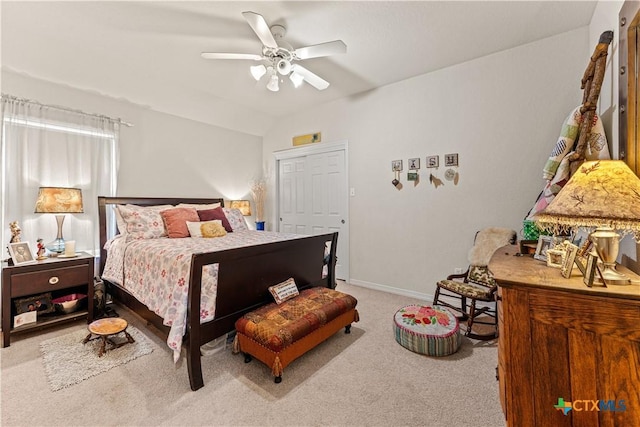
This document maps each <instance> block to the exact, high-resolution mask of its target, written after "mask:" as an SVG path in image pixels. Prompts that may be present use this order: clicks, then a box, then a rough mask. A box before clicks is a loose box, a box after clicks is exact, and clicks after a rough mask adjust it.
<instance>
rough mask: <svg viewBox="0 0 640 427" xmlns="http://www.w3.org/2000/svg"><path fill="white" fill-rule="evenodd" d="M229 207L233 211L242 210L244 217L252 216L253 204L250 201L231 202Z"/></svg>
mask: <svg viewBox="0 0 640 427" xmlns="http://www.w3.org/2000/svg"><path fill="white" fill-rule="evenodd" d="M229 207H230V208H231V209H240V212H242V215H244V216H250V215H251V204H250V203H249V201H248V200H231V201H230V202H229Z"/></svg>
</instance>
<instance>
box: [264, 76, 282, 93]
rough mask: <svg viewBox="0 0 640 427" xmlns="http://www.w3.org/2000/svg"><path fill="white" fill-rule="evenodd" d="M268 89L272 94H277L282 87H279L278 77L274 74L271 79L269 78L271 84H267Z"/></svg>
mask: <svg viewBox="0 0 640 427" xmlns="http://www.w3.org/2000/svg"><path fill="white" fill-rule="evenodd" d="M267 89H269V90H270V91H271V92H277V91H279V90H280V86H278V75H277V74H273V75H272V76H271V78H269V83H267Z"/></svg>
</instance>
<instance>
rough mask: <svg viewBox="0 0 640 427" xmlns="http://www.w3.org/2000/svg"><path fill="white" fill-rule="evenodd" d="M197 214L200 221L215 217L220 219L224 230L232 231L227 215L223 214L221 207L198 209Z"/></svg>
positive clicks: (210, 219)
mask: <svg viewBox="0 0 640 427" xmlns="http://www.w3.org/2000/svg"><path fill="white" fill-rule="evenodd" d="M198 216H199V217H200V221H212V220H215V219H219V220H220V221H222V226H223V227H224V229H225V230H227V233H233V228H231V224H229V220H228V219H227V216H226V215H225V214H224V211H223V210H222V208H221V207H217V208H215V209H205V210H203V211H198Z"/></svg>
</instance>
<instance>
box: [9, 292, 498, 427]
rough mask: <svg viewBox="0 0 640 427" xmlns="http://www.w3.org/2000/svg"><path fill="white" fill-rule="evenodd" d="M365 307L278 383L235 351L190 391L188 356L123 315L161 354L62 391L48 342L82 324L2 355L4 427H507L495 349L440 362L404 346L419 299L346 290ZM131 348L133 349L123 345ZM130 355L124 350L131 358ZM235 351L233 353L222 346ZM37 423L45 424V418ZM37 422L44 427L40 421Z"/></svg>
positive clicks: (213, 361) (218, 357) (218, 358)
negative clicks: (44, 346) (45, 347)
mask: <svg viewBox="0 0 640 427" xmlns="http://www.w3.org/2000/svg"><path fill="white" fill-rule="evenodd" d="M338 290H339V291H342V292H346V293H349V294H351V295H353V296H354V297H356V298H357V299H358V312H359V314H360V321H359V322H358V323H355V324H353V327H352V328H351V334H345V333H343V332H338V333H337V334H335V335H334V336H332V337H331V338H329V339H328V340H327V341H325V342H324V343H322V344H320V345H319V346H317V347H316V348H315V349H313V350H311V351H309V352H308V353H306V354H305V355H303V356H302V357H301V358H299V359H297V360H295V361H294V362H293V363H292V364H290V365H289V366H287V368H286V369H285V370H284V373H283V376H282V382H281V383H280V384H275V383H274V381H273V376H272V375H271V370H270V368H269V367H267V366H265V365H264V364H262V363H260V362H259V361H257V360H253V361H252V362H251V363H244V358H243V357H242V355H239V354H233V353H232V352H231V349H230V348H225V349H223V350H221V351H217V352H214V353H213V354H211V355H209V356H205V357H203V358H202V370H203V374H204V383H205V385H204V387H203V388H201V389H200V390H198V391H196V392H193V391H191V389H190V388H189V380H188V376H187V366H186V365H187V363H186V361H185V359H184V357H183V358H182V359H181V360H180V361H179V362H178V363H177V364H174V363H173V360H172V352H171V351H170V350H169V348H168V347H167V346H166V344H165V343H164V340H163V339H161V338H159V337H158V336H157V335H155V334H154V333H153V332H152V329H150V328H148V327H147V326H146V325H145V322H144V321H142V320H141V319H139V318H138V317H136V316H135V315H133V314H132V313H131V312H129V311H128V310H126V309H124V308H120V307H116V310H117V311H118V314H120V316H121V317H123V318H125V319H127V321H129V324H130V325H131V326H133V327H136V328H137V329H138V330H139V331H140V333H141V334H143V335H144V336H145V337H146V338H147V339H148V340H149V341H151V342H152V343H153V344H154V345H155V347H154V351H153V352H152V353H150V354H148V355H146V356H144V357H139V358H137V359H135V360H132V361H130V362H128V363H125V364H123V365H120V366H117V367H115V368H112V369H110V370H108V371H107V372H104V373H102V374H100V375H96V376H94V377H91V378H88V379H87V380H84V381H81V382H80V383H78V384H75V385H73V386H70V387H66V388H63V389H61V390H59V391H56V392H53V391H51V388H50V386H49V384H48V382H47V378H46V374H45V371H44V364H43V360H42V354H41V351H40V343H41V342H43V341H45V340H48V339H50V338H53V337H56V336H61V335H66V334H68V333H70V332H74V331H82V333H86V331H87V325H86V323H83V322H77V323H73V324H68V325H60V326H59V327H56V328H49V329H46V330H42V331H39V332H37V333H36V332H34V333H28V334H26V333H25V334H22V335H17V336H15V337H12V339H11V346H10V347H6V348H3V349H2V350H0V359H1V360H0V363H1V366H2V371H1V374H2V375H1V380H2V384H1V387H2V393H1V394H0V410H1V415H0V424H1V425H2V426H3V427H5V426H11V427H13V426H34V425H43V426H47V427H51V426H279V427H280V426H367V427H369V426H394V427H396V426H411V427H415V426H425V427H439V426H447V427H450V426H456V427H462V426H473V427H478V426H482V427H494V426H496V427H498V426H504V425H505V422H504V417H503V415H502V411H501V408H500V400H499V397H498V382H497V381H496V378H495V368H496V366H497V361H498V357H497V347H496V343H495V342H494V341H490V342H477V341H473V340H469V339H467V338H463V340H462V346H461V347H460V349H459V350H458V352H456V353H454V354H453V355H451V356H447V357H442V358H435V357H427V356H424V355H421V354H417V353H413V352H411V351H409V350H407V349H405V348H404V347H402V346H400V345H399V344H398V343H397V342H396V341H395V337H394V333H393V316H394V314H395V312H396V311H397V310H398V309H399V308H400V307H403V306H405V305H408V304H413V303H421V302H422V303H424V301H420V300H417V299H414V298H409V297H406V296H400V295H394V294H389V293H385V292H380V291H375V290H372V289H367V288H363V287H359V286H353V285H349V284H344V283H340V284H339V285H338ZM124 347H126V346H124ZM124 347H123V348H124ZM223 347H224V346H223ZM34 416H35V417H34ZM34 420H35V422H34Z"/></svg>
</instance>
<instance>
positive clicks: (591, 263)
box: [583, 253, 607, 287]
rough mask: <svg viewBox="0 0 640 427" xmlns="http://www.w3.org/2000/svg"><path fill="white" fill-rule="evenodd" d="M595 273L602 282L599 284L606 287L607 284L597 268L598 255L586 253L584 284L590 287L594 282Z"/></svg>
mask: <svg viewBox="0 0 640 427" xmlns="http://www.w3.org/2000/svg"><path fill="white" fill-rule="evenodd" d="M596 274H597V275H598V276H599V277H600V280H601V282H602V284H601V285H600V286H604V287H606V286H607V284H606V283H605V281H604V278H603V277H602V272H600V269H599V268H598V255H596V254H594V253H589V254H587V265H586V266H585V269H584V279H583V281H584V284H585V285H587V286H588V287H592V286H593V284H594V283H595V278H596Z"/></svg>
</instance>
